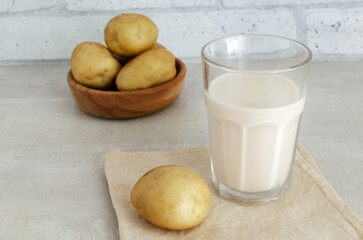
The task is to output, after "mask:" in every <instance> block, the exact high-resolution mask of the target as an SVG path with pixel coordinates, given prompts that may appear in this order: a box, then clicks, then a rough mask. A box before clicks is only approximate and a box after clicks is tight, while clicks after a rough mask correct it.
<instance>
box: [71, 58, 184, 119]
mask: <svg viewBox="0 0 363 240" xmlns="http://www.w3.org/2000/svg"><path fill="white" fill-rule="evenodd" d="M175 62H176V68H177V74H176V76H175V78H173V79H172V80H169V81H168V82H165V83H163V84H160V85H158V86H155V87H151V88H147V89H142V90H135V91H117V90H114V91H106V90H97V89H92V88H89V87H86V86H84V85H82V84H80V83H78V82H76V81H75V80H74V77H73V74H72V72H71V71H69V72H68V76H67V79H68V85H69V88H70V90H71V93H72V96H73V98H74V100H75V101H76V103H77V104H78V106H79V107H80V108H81V109H82V110H83V111H85V112H87V113H89V114H91V115H94V116H97V117H101V118H108V119H127V118H137V117H142V116H146V115H149V114H151V113H154V112H157V111H160V110H162V109H164V108H165V107H167V106H168V105H170V104H171V103H172V102H174V101H175V100H176V99H177V98H178V96H179V94H180V92H181V91H182V89H183V85H184V77H185V74H186V67H185V65H184V63H183V62H182V61H181V60H180V59H178V58H175Z"/></svg>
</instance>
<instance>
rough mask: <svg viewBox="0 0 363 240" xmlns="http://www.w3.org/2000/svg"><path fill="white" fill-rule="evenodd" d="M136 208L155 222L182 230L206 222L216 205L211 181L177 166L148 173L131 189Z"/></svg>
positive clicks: (157, 224)
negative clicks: (211, 190) (213, 201)
mask: <svg viewBox="0 0 363 240" xmlns="http://www.w3.org/2000/svg"><path fill="white" fill-rule="evenodd" d="M130 199H131V203H132V205H133V206H134V207H135V209H136V210H137V211H138V212H139V213H140V215H142V216H143V217H145V218H146V219H147V220H149V221H150V222H151V223H152V224H154V225H156V226H158V227H161V228H166V229H172V230H179V229H187V228H191V227H194V226H196V225H198V224H200V223H201V222H203V221H204V220H205V219H206V217H207V216H208V213H209V211H210V209H211V206H212V196H211V193H210V190H209V187H208V185H207V183H206V182H205V181H204V179H203V178H202V177H201V176H200V175H199V174H198V173H196V172H195V171H193V170H191V169H189V168H186V167H182V166H173V165H164V166H160V167H156V168H154V169H152V170H150V171H149V172H147V173H145V174H144V175H143V176H142V177H141V178H140V179H139V180H138V181H137V183H136V184H135V186H134V187H133V188H132V190H131V194H130Z"/></svg>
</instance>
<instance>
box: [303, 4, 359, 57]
mask: <svg viewBox="0 0 363 240" xmlns="http://www.w3.org/2000/svg"><path fill="white" fill-rule="evenodd" d="M305 22H306V30H307V33H306V39H307V45H308V46H310V48H311V50H312V51H313V53H314V54H315V55H319V54H327V53H330V54H349V55H360V56H362V55H363V8H353V9H345V10H337V9H322V10H310V11H308V12H307V13H306V16H305Z"/></svg>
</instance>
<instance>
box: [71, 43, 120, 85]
mask: <svg viewBox="0 0 363 240" xmlns="http://www.w3.org/2000/svg"><path fill="white" fill-rule="evenodd" d="M120 68H121V64H120V63H119V62H118V61H117V60H116V59H115V58H114V57H113V56H112V53H111V52H110V51H109V50H108V49H107V48H106V47H104V46H102V45H101V44H99V43H95V42H83V43H80V44H79V45H77V46H76V47H75V49H74V50H73V53H72V56H71V71H72V74H73V76H74V79H75V80H76V81H77V82H79V83H81V84H83V85H86V86H88V87H91V88H97V89H105V88H107V87H109V86H110V85H111V84H112V82H113V80H114V79H115V77H116V75H117V73H118V72H119V70H120Z"/></svg>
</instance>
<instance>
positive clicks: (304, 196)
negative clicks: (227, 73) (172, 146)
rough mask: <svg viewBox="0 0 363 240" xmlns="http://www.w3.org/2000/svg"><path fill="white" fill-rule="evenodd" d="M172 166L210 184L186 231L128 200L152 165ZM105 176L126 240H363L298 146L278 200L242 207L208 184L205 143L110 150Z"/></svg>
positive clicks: (359, 226) (362, 225) (353, 218)
mask: <svg viewBox="0 0 363 240" xmlns="http://www.w3.org/2000/svg"><path fill="white" fill-rule="evenodd" d="M165 164H175V165H183V166H186V167H189V168H191V169H194V170H195V171H197V172H198V173H199V174H200V175H201V176H202V177H203V178H204V179H205V180H206V181H207V183H208V184H209V186H210V188H211V190H212V195H213V206H212V210H211V211H210V213H209V216H208V218H207V219H206V221H205V222H204V223H202V224H201V225H199V226H197V227H194V228H192V229H189V230H182V231H169V230H164V229H161V228H157V227H155V226H153V225H152V224H151V223H149V222H148V221H147V220H145V219H144V218H143V217H141V216H140V215H139V214H138V213H137V211H136V210H135V209H134V208H133V206H132V205H131V203H130V200H129V199H130V190H131V188H132V187H133V185H134V184H135V183H136V181H137V180H138V179H139V178H140V177H141V176H142V175H143V174H144V173H145V172H147V171H148V170H150V169H151V168H153V167H156V166H160V165H165ZM105 171H106V177H107V181H108V185H109V190H110V194H111V199H112V203H113V206H114V208H115V211H116V215H117V219H118V224H119V231H120V238H121V239H122V240H124V239H248V240H249V239H256V240H257V239H261V240H262V239H263V240H266V239H279V240H284V239H289V240H293V239H309V240H310V239H314V240H315V239H327V240H333V239H344V240H348V239H363V221H362V220H361V219H360V218H359V217H358V216H357V215H355V214H354V213H353V212H352V210H351V209H350V208H349V207H348V206H347V205H346V204H345V203H344V202H343V200H342V199H341V198H340V197H339V196H338V195H337V194H336V193H335V191H334V190H333V189H332V187H331V186H330V185H329V183H328V182H327V181H326V179H325V178H324V176H323V175H322V173H321V172H320V171H319V169H318V167H317V166H316V164H315V162H314V160H313V159H312V157H311V156H310V155H309V153H308V152H307V151H306V150H305V149H304V148H303V147H302V146H301V145H299V146H298V148H297V153H296V160H295V167H294V172H293V179H292V183H291V186H290V188H289V190H288V191H287V192H285V193H284V194H283V195H282V197H281V198H280V200H278V201H273V202H270V203H266V204H260V205H254V206H249V207H246V206H242V205H239V204H237V203H234V202H230V201H227V200H224V199H222V198H220V197H219V196H218V195H217V194H216V191H215V189H214V187H213V186H212V180H211V177H210V167H209V154H208V148H207V147H200V148H192V149H186V150H179V151H168V152H144V153H124V152H119V151H113V152H110V153H109V154H108V155H107V157H106V162H105Z"/></svg>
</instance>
